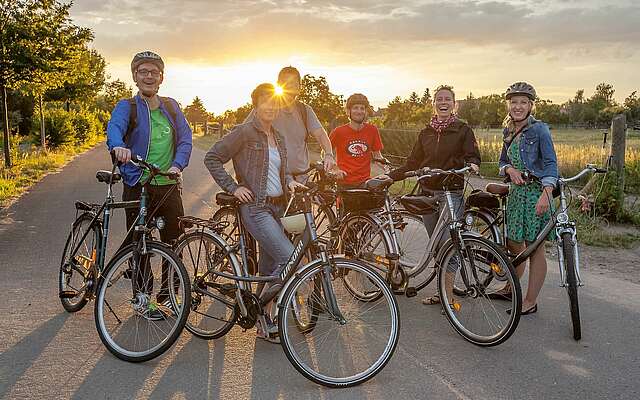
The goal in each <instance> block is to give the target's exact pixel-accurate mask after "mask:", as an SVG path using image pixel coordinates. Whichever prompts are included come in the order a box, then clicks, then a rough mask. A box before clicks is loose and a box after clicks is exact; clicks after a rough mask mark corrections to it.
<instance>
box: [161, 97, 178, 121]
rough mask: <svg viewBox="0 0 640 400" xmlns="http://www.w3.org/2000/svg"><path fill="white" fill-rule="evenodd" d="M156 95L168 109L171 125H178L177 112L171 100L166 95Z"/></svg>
mask: <svg viewBox="0 0 640 400" xmlns="http://www.w3.org/2000/svg"><path fill="white" fill-rule="evenodd" d="M158 97H159V98H160V101H161V102H162V105H164V108H166V109H167V111H169V116H170V117H171V122H173V126H178V124H177V121H178V113H177V112H176V108H175V107H174V105H173V103H171V100H170V99H169V98H168V97H162V96H158Z"/></svg>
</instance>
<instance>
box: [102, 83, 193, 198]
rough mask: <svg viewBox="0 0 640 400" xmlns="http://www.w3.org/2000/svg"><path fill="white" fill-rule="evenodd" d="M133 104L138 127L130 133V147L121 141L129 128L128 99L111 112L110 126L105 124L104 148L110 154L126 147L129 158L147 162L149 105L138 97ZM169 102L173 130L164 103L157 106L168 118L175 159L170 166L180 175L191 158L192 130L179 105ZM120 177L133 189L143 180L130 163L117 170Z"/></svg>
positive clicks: (149, 136)
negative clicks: (177, 170)
mask: <svg viewBox="0 0 640 400" xmlns="http://www.w3.org/2000/svg"><path fill="white" fill-rule="evenodd" d="M135 100H136V107H137V111H136V116H137V118H136V121H137V125H136V126H135V127H134V128H133V130H132V131H131V137H130V138H129V140H128V141H129V145H130V146H127V145H126V144H125V143H124V140H123V137H124V135H125V134H126V133H127V127H128V126H129V111H130V108H131V106H130V105H129V102H128V101H127V99H124V100H120V101H119V102H118V104H116V107H115V108H114V109H113V111H112V112H111V119H109V123H108V124H107V146H108V147H109V151H111V150H113V148H114V147H129V148H130V149H131V155H132V158H133V157H135V156H137V155H138V156H141V157H142V158H143V159H145V160H146V158H147V155H148V154H149V144H150V141H151V114H150V111H149V105H148V104H147V102H146V101H145V100H143V99H142V97H140V94H137V95H136V96H135ZM169 101H170V102H171V103H172V105H173V107H174V110H175V111H176V121H175V125H176V126H174V121H173V119H172V118H171V116H170V114H169V111H168V110H166V109H165V107H164V104H163V102H160V111H161V112H162V114H164V116H165V117H166V118H167V120H168V121H169V123H170V124H171V128H172V130H171V131H172V133H173V140H174V148H173V151H174V155H173V162H172V163H171V166H173V167H178V168H179V169H180V170H181V171H182V170H183V169H185V168H186V167H187V165H189V158H190V157H191V148H192V141H191V128H190V127H189V123H188V122H187V120H186V119H185V118H184V114H183V113H182V110H181V109H180V106H179V105H178V103H177V102H176V101H175V100H173V99H169ZM120 173H121V174H122V177H123V178H124V183H126V184H127V185H129V186H134V185H135V184H136V183H138V181H139V180H140V177H141V176H142V170H141V169H140V168H138V167H136V166H135V165H133V164H131V163H126V164H124V165H122V166H120Z"/></svg>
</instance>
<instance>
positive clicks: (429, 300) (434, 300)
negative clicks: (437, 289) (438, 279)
mask: <svg viewBox="0 0 640 400" xmlns="http://www.w3.org/2000/svg"><path fill="white" fill-rule="evenodd" d="M422 304H424V305H427V306H432V305H434V304H440V295H437V294H434V295H433V296H431V297H425V298H424V299H422Z"/></svg>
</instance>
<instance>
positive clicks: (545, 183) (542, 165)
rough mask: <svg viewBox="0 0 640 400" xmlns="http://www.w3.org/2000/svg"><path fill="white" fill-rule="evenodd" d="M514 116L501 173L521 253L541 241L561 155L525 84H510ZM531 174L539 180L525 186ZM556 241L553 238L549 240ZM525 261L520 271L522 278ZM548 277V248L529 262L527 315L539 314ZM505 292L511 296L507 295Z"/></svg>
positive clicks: (513, 244) (512, 236) (513, 239)
mask: <svg viewBox="0 0 640 400" xmlns="http://www.w3.org/2000/svg"><path fill="white" fill-rule="evenodd" d="M505 97H506V99H507V108H508V111H509V114H508V115H507V118H506V119H505V123H504V125H505V128H504V132H503V133H504V144H503V146H502V153H501V155H500V175H503V176H506V175H508V176H509V178H510V179H511V187H510V189H509V197H508V201H507V238H508V246H509V250H510V251H511V252H513V253H516V254H517V253H520V252H521V251H522V250H524V248H525V242H526V243H531V242H533V241H534V240H535V239H536V236H537V235H538V234H539V233H540V231H541V230H542V228H543V227H544V226H545V224H546V223H547V222H548V221H549V218H551V208H552V202H553V195H552V192H553V189H554V187H555V185H556V183H557V180H558V165H557V159H556V152H555V150H554V148H553V141H552V140H551V133H550V132H549V128H548V127H547V125H546V124H545V123H543V122H541V121H538V120H536V119H535V118H534V117H533V116H532V115H531V113H532V111H533V105H534V101H535V99H536V91H535V89H534V88H533V86H531V85H529V84H528V83H526V82H516V83H514V84H513V85H511V86H510V87H509V88H508V89H507V92H506V95H505ZM525 171H528V172H529V173H531V174H533V175H534V176H536V177H537V178H538V179H539V180H540V182H541V183H540V182H525V180H524V179H523V175H522V173H523V172H525ZM547 239H548V240H553V235H552V234H550V235H549V237H548V238H547ZM524 268H525V263H522V264H520V265H519V266H518V267H517V268H516V272H517V273H518V276H519V277H522V275H523V274H524ZM546 274H547V261H546V259H545V257H544V246H539V247H538V248H537V249H536V251H535V252H534V253H533V254H532V255H531V257H530V259H529V286H528V288H527V294H526V296H525V298H524V300H523V302H522V315H527V314H532V313H535V312H536V311H538V305H537V298H538V294H539V293H540V290H541V289H542V285H543V284H544V279H545V276H546ZM503 294H506V293H503Z"/></svg>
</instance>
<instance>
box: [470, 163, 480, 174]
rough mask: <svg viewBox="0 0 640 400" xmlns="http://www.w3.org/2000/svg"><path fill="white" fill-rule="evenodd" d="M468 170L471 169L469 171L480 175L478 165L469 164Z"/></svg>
mask: <svg viewBox="0 0 640 400" xmlns="http://www.w3.org/2000/svg"><path fill="white" fill-rule="evenodd" d="M469 168H471V171H473V173H474V174H476V175H478V174H479V173H480V167H479V166H478V164H474V163H469Z"/></svg>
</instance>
